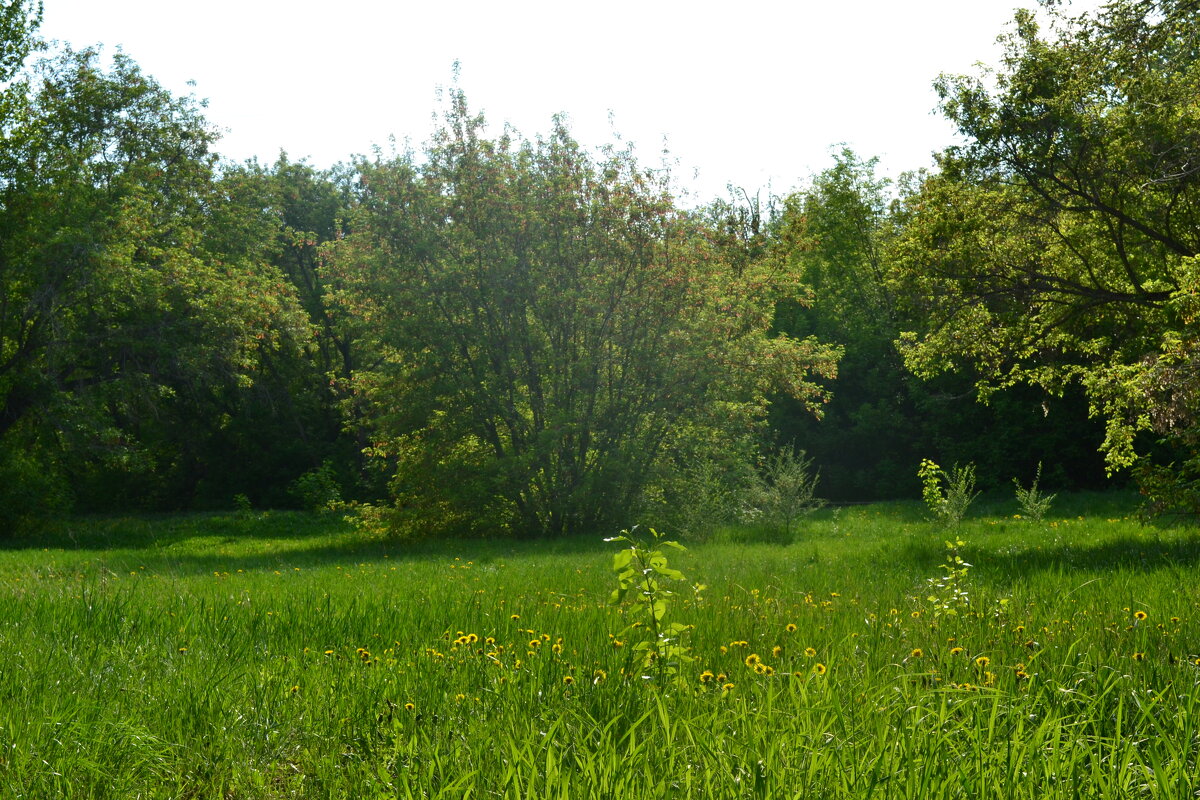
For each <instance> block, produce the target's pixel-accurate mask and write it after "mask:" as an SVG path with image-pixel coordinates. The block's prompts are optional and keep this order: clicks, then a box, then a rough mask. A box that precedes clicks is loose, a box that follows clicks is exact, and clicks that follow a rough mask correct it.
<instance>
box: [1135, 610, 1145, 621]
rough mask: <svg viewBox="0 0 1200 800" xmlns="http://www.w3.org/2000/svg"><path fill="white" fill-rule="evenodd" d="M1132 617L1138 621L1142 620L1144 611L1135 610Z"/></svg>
mask: <svg viewBox="0 0 1200 800" xmlns="http://www.w3.org/2000/svg"><path fill="white" fill-rule="evenodd" d="M1133 618H1134V619H1136V620H1137V621H1138V622H1141V621H1142V620H1144V619H1145V618H1146V612H1145V611H1140V610H1139V611H1135V612H1133Z"/></svg>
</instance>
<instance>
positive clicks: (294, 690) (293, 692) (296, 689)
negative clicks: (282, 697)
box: [291, 686, 300, 694]
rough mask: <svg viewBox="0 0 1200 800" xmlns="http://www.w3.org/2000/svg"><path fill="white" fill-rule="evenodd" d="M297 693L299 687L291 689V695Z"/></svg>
mask: <svg viewBox="0 0 1200 800" xmlns="http://www.w3.org/2000/svg"><path fill="white" fill-rule="evenodd" d="M298 691H300V687H299V686H293V687H292V688H291V692H292V694H295V693H296V692H298Z"/></svg>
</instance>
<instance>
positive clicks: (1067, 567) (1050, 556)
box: [979, 529, 1200, 581]
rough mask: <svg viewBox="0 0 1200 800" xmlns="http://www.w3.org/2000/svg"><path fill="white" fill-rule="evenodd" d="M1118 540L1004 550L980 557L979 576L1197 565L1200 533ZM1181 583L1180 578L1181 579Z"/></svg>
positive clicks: (1156, 533) (1150, 569) (1007, 578)
mask: <svg viewBox="0 0 1200 800" xmlns="http://www.w3.org/2000/svg"><path fill="white" fill-rule="evenodd" d="M1147 530H1148V531H1150V533H1149V534H1148V535H1147V536H1119V537H1116V538H1111V539H1106V540H1105V541H1103V542H1099V543H1097V544H1094V545H1086V544H1085V545H1079V544H1057V545H1054V546H1049V547H1047V546H1042V547H1025V548H1021V549H1019V550H1017V549H1013V548H1007V549H1005V550H1001V551H991V552H985V553H981V554H980V555H979V561H980V562H981V563H980V564H979V567H980V570H981V572H984V573H986V574H988V575H989V576H993V577H995V578H998V579H1000V580H1005V581H1018V580H1020V579H1022V578H1024V577H1026V576H1028V575H1030V574H1032V573H1037V572H1047V571H1049V572H1061V573H1067V572H1081V573H1083V572H1116V571H1132V572H1154V571H1158V570H1164V569H1165V570H1172V569H1179V570H1182V569H1187V568H1190V567H1194V566H1196V564H1198V563H1200V531H1196V530H1189V531H1180V532H1176V533H1173V534H1172V535H1170V536H1163V535H1162V532H1161V531H1157V530H1154V529H1147ZM1181 579H1182V576H1181Z"/></svg>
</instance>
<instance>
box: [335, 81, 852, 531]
mask: <svg viewBox="0 0 1200 800" xmlns="http://www.w3.org/2000/svg"><path fill="white" fill-rule="evenodd" d="M359 169H360V170H361V178H360V182H361V185H362V187H363V189H362V205H361V208H360V213H359V214H358V215H356V216H355V217H353V218H352V224H353V225H354V226H355V229H356V230H355V233H353V234H351V235H350V236H348V237H347V238H346V239H345V240H343V241H340V242H337V243H336V246H335V247H333V248H332V249H331V250H330V263H331V265H332V267H333V270H332V274H331V276H330V277H331V285H333V286H334V287H335V289H334V290H333V297H332V302H333V303H336V304H338V305H339V306H340V307H342V308H345V309H348V310H352V311H353V312H354V313H355V314H356V315H357V316H358V318H359V319H361V320H364V321H369V322H370V323H371V325H370V327H363V328H362V329H361V330H362V337H363V338H362V341H361V342H360V343H359V345H358V346H360V347H362V348H363V349H366V350H368V351H373V352H376V353H378V354H379V357H380V359H381V365H380V367H379V368H378V369H376V370H371V371H368V370H362V371H360V372H359V373H358V374H357V376H356V377H357V380H358V384H359V386H360V387H361V388H362V389H363V390H364V391H369V392H370V395H371V397H372V398H373V399H374V401H375V403H376V406H375V408H376V424H377V431H378V433H377V441H378V444H379V447H378V448H377V452H379V453H381V454H384V455H387V456H390V457H392V458H394V459H395V460H396V463H397V473H396V479H395V481H394V484H393V486H394V491H395V493H396V495H397V498H398V504H399V505H400V506H401V507H405V506H407V507H412V508H417V509H419V510H420V519H421V521H422V522H423V523H425V524H437V522H439V521H440V522H460V523H463V524H469V525H475V526H478V527H482V528H485V529H486V528H488V527H489V526H491V527H493V528H495V527H508V528H511V529H514V530H518V531H522V532H527V533H535V534H540V535H558V534H563V533H568V532H572V531H578V530H583V529H590V528H592V527H595V526H605V525H610V524H613V523H614V522H615V521H617V520H619V519H620V518H621V517H622V516H624V515H627V514H629V513H631V512H632V510H633V508H634V506H635V504H636V503H637V500H638V497H639V495H640V493H641V491H642V490H643V488H644V486H645V484H646V482H647V481H648V480H649V479H650V476H651V475H652V473H653V470H654V468H655V467H656V465H657V464H659V463H660V461H661V459H662V458H663V456H664V454H665V453H666V452H668V451H669V450H670V449H671V448H673V447H675V446H677V444H678V441H677V439H678V438H679V437H683V436H685V435H692V434H685V431H693V432H694V431H695V429H696V428H698V427H707V428H708V429H714V428H715V429H719V430H722V431H726V432H734V433H736V432H738V430H739V429H741V430H742V431H744V430H745V429H746V428H747V427H748V426H753V425H754V424H755V420H756V419H760V418H761V414H762V411H763V407H764V403H765V400H764V398H765V394H766V392H767V391H768V390H775V391H779V392H786V393H789V394H791V395H793V396H796V397H800V398H804V399H805V400H806V401H807V402H808V403H809V404H810V405H812V406H813V407H814V408H815V407H816V406H817V404H819V402H820V400H821V398H822V396H823V393H822V392H821V390H820V389H819V388H818V387H817V386H816V385H815V384H814V383H812V382H811V381H810V380H809V375H811V374H813V373H814V372H818V373H821V374H824V375H832V373H833V371H834V365H835V361H836V356H837V353H836V351H835V350H834V349H832V348H827V347H824V346H822V345H820V344H818V343H817V342H816V341H815V340H813V339H806V340H797V339H792V338H789V337H786V336H779V337H770V336H769V335H768V331H769V328H770V322H771V311H772V308H773V303H774V300H775V298H776V296H777V295H778V294H779V292H780V291H781V290H783V289H784V287H783V276H782V275H780V274H777V273H772V272H769V271H765V270H763V269H757V268H748V269H745V270H743V271H741V274H736V273H737V271H736V270H732V269H730V268H729V267H728V265H726V264H724V263H722V262H721V261H720V260H719V259H718V258H716V257H715V249H714V247H713V246H712V244H711V243H710V242H709V240H708V238H707V237H708V236H709V231H708V230H707V229H706V228H705V226H704V225H702V224H700V222H699V220H698V219H697V218H695V217H693V216H692V215H689V214H687V213H685V212H682V211H680V210H679V209H677V208H676V207H675V205H674V202H673V200H672V197H671V195H670V193H669V190H668V187H667V186H666V185H665V179H664V178H663V177H662V176H661V175H659V174H656V173H654V172H652V171H648V170H645V169H642V168H641V167H640V166H639V165H638V164H637V163H636V161H635V160H634V159H633V157H632V155H631V154H630V153H629V152H628V151H615V150H609V151H607V152H606V153H605V154H604V155H603V156H602V157H599V158H597V157H593V156H591V155H589V154H588V153H587V152H585V151H584V150H583V149H582V148H580V146H579V145H578V144H577V143H576V142H575V141H573V140H572V139H571V137H570V135H569V133H568V132H567V130H566V129H565V127H564V126H563V125H562V124H561V122H560V123H557V124H556V126H555V128H554V130H553V132H552V133H551V134H550V135H549V136H548V137H546V138H544V139H538V140H536V141H526V140H523V139H520V138H518V137H517V136H516V135H515V134H514V133H513V132H511V131H506V132H505V133H504V134H503V135H502V136H500V137H499V138H496V139H488V138H486V137H485V136H484V135H483V120H482V118H481V117H478V116H474V115H472V114H471V113H470V112H468V110H467V107H466V103H465V100H464V98H463V97H462V95H461V93H457V92H456V93H454V94H453V95H452V104H451V108H450V111H449V113H448V114H447V117H446V120H445V125H444V126H443V128H442V129H441V130H440V131H439V133H438V134H437V135H436V137H435V138H434V140H433V143H432V144H431V146H430V147H429V149H428V151H427V152H426V153H425V154H424V156H423V158H421V159H418V158H417V157H416V156H415V155H414V154H412V153H407V154H403V155H400V156H397V157H395V158H393V159H391V160H383V159H379V160H377V161H375V162H374V163H362V164H360V165H359ZM375 337H377V338H375Z"/></svg>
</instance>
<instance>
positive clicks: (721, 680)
mask: <svg viewBox="0 0 1200 800" xmlns="http://www.w3.org/2000/svg"><path fill="white" fill-rule="evenodd" d="M1196 660H1197V661H1200V659H1196ZM728 677H729V676H728V675H726V674H725V673H724V672H718V673H717V683H724V682H725V679H726V678H728Z"/></svg>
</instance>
